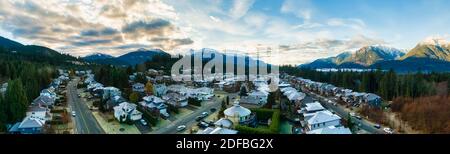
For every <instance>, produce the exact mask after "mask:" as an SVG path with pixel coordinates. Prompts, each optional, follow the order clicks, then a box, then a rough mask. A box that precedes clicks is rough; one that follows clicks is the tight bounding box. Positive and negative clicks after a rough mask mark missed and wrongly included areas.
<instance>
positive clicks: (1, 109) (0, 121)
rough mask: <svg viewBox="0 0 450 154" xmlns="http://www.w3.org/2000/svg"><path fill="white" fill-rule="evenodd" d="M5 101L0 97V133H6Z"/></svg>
mask: <svg viewBox="0 0 450 154" xmlns="http://www.w3.org/2000/svg"><path fill="white" fill-rule="evenodd" d="M5 106H6V104H5V101H4V99H3V96H1V95H0V132H5V131H6V120H7V115H6V110H5Z"/></svg>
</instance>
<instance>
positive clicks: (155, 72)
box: [147, 69, 160, 76]
mask: <svg viewBox="0 0 450 154" xmlns="http://www.w3.org/2000/svg"><path fill="white" fill-rule="evenodd" d="M147 74H148V75H151V76H157V75H160V74H159V72H158V71H157V70H155V69H149V70H148V71H147Z"/></svg>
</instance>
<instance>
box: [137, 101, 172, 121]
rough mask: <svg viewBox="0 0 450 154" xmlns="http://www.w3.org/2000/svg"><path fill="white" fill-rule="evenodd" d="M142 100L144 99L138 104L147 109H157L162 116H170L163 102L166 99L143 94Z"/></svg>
mask: <svg viewBox="0 0 450 154" xmlns="http://www.w3.org/2000/svg"><path fill="white" fill-rule="evenodd" d="M143 100H144V101H142V102H139V104H140V105H141V106H143V107H144V108H146V109H147V110H149V111H158V112H159V114H160V115H161V116H162V117H164V118H168V117H169V116H170V115H169V113H168V112H167V105H166V104H165V103H166V101H164V100H163V99H161V98H159V97H156V96H145V97H144V98H143Z"/></svg>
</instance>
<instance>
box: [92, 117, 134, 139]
mask: <svg viewBox="0 0 450 154" xmlns="http://www.w3.org/2000/svg"><path fill="white" fill-rule="evenodd" d="M93 115H94V117H95V119H97V121H98V123H99V124H100V126H101V127H102V129H103V130H104V131H105V133H106V134H141V132H140V131H139V130H138V129H137V128H136V126H135V125H128V124H122V123H119V122H118V121H112V122H107V121H106V120H105V119H104V118H103V117H102V116H100V113H98V112H93ZM121 129H122V130H123V131H121Z"/></svg>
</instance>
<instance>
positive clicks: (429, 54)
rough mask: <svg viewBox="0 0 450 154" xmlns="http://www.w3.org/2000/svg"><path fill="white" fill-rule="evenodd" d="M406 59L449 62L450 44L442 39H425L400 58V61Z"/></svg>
mask: <svg viewBox="0 0 450 154" xmlns="http://www.w3.org/2000/svg"><path fill="white" fill-rule="evenodd" d="M408 58H431V59H438V60H443V61H448V62H450V42H448V41H447V40H445V39H443V38H433V37H431V38H427V39H425V40H424V41H422V42H420V43H418V44H417V46H416V47H414V48H413V49H412V50H411V51H409V52H408V54H406V55H405V56H403V57H401V60H404V59H408Z"/></svg>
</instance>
